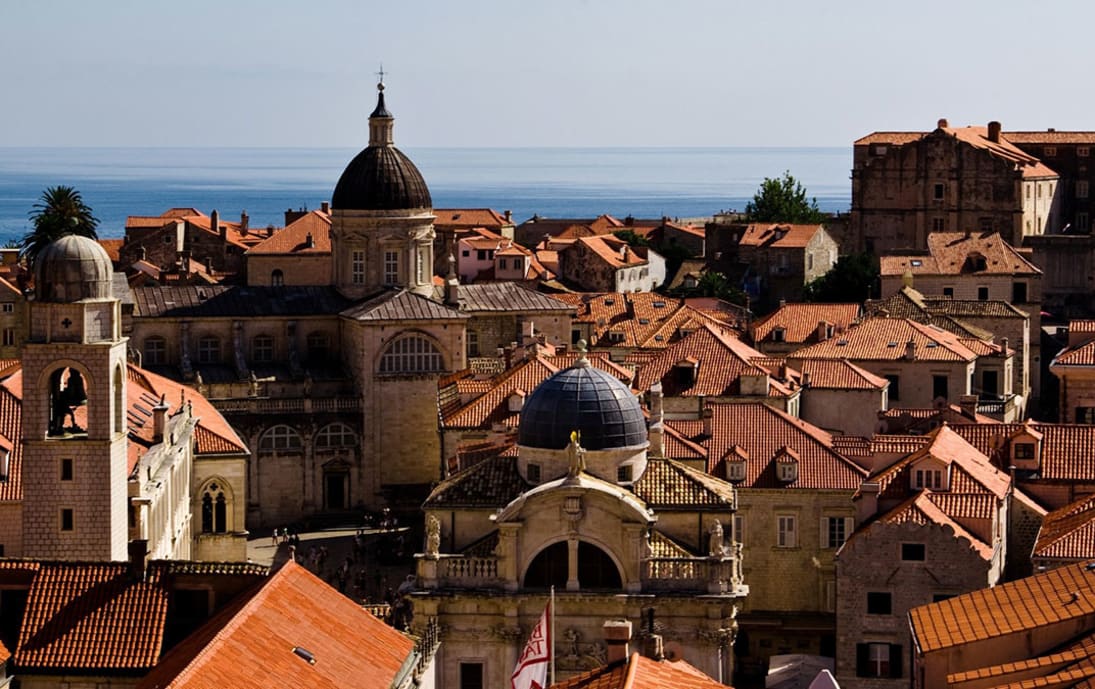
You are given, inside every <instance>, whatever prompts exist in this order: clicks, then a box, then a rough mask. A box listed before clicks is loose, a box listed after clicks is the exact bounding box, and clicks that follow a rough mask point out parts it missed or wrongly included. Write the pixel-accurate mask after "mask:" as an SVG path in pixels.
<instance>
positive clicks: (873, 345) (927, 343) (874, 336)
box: [787, 318, 977, 365]
mask: <svg viewBox="0 0 1095 689" xmlns="http://www.w3.org/2000/svg"><path fill="white" fill-rule="evenodd" d="M910 340H911V341H912V342H913V344H914V346H915V351H916V359H917V360H918V361H940V362H942V361H966V362H970V361H974V360H976V359H977V355H976V354H975V353H974V352H973V351H971V350H970V348H969V347H967V346H966V345H965V344H963V343H962V342H961V341H960V340H959V339H958V337H956V336H955V335H953V334H952V333H949V332H946V331H945V330H942V329H941V328H938V327H936V326H933V325H923V324H920V323H917V322H916V321H914V320H912V319H909V318H868V319H867V320H865V321H863V322H862V323H860V324H858V325H856V326H855V327H852V328H848V329H847V330H846V331H844V333H843V334H841V335H839V336H837V337H832V338H829V339H828V340H825V341H823V342H818V343H817V344H814V345H810V346H808V347H804V348H802V349H799V350H797V351H795V352H794V353H792V354H790V355H788V357H787V358H788V360H789V361H791V362H792V364H793V365H797V363H798V362H799V361H802V360H806V359H847V360H850V361H853V362H859V361H898V360H900V359H904V358H905V351H906V344H907V343H908V342H909V341H910Z"/></svg>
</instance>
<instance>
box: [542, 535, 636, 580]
mask: <svg viewBox="0 0 1095 689" xmlns="http://www.w3.org/2000/svg"><path fill="white" fill-rule="evenodd" d="M569 559H570V548H569V547H568V544H567V542H566V541H560V542H558V543H553V544H552V545H549V546H548V547H547V548H544V549H543V550H542V551H540V553H539V554H538V555H537V556H536V557H535V558H533V560H532V563H531V564H530V565H529V567H528V569H527V570H526V571H525V581H524V588H527V589H546V588H549V587H551V586H554V587H555V588H558V589H565V588H566V585H567V575H568V571H569V566H568V565H569ZM578 586H579V588H581V589H582V590H583V591H589V590H595V589H600V590H619V589H621V588H623V580H622V578H621V576H620V570H619V568H618V567H617V566H616V562H615V561H614V560H613V559H612V557H611V556H609V554H608V553H606V552H605V551H604V550H602V549H601V548H599V547H598V546H596V545H593V544H592V543H586V542H585V541H579V542H578Z"/></svg>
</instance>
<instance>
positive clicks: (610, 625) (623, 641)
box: [601, 620, 631, 665]
mask: <svg viewBox="0 0 1095 689" xmlns="http://www.w3.org/2000/svg"><path fill="white" fill-rule="evenodd" d="M601 629H602V630H603V633H604V637H605V649H606V651H607V652H606V660H607V663H608V664H609V665H611V664H612V663H618V662H627V659H628V657H630V656H631V651H630V649H629V648H628V643H629V642H630V641H631V623H630V622H628V621H627V620H607V621H606V622H605V623H604V626H602V627H601Z"/></svg>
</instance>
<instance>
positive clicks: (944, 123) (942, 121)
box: [936, 117, 950, 129]
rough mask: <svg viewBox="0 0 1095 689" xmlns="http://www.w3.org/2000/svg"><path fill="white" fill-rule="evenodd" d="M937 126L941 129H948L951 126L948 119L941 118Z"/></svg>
mask: <svg viewBox="0 0 1095 689" xmlns="http://www.w3.org/2000/svg"><path fill="white" fill-rule="evenodd" d="M936 126H937V127H939V128H940V129H946V128H947V127H949V126H950V125H949V124H947V118H946V117H940V118H939V122H937V123H936Z"/></svg>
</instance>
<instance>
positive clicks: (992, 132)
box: [989, 120, 1000, 144]
mask: <svg viewBox="0 0 1095 689" xmlns="http://www.w3.org/2000/svg"><path fill="white" fill-rule="evenodd" d="M989 141H991V142H992V143H994V144H998V143H1000V123H999V122H997V121H996V120H993V121H992V122H989Z"/></svg>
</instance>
